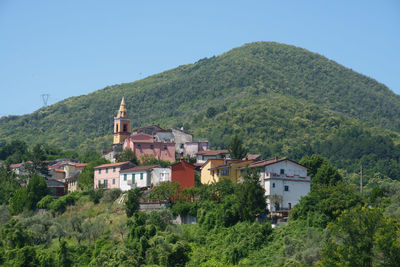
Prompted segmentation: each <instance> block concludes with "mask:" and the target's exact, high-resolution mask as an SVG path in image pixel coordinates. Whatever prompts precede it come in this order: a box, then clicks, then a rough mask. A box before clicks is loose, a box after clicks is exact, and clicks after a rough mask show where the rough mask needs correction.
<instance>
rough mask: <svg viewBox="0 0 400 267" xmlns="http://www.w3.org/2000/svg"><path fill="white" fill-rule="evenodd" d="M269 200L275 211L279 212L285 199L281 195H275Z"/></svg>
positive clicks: (269, 197)
mask: <svg viewBox="0 0 400 267" xmlns="http://www.w3.org/2000/svg"><path fill="white" fill-rule="evenodd" d="M268 199H269V201H270V203H271V205H273V206H274V208H275V210H279V207H280V206H281V204H282V199H283V197H282V196H281V195H277V194H274V195H270V196H268Z"/></svg>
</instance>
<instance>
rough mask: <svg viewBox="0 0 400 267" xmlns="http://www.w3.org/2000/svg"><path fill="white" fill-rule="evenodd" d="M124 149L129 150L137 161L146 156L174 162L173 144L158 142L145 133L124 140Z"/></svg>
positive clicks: (155, 138)
mask: <svg viewBox="0 0 400 267" xmlns="http://www.w3.org/2000/svg"><path fill="white" fill-rule="evenodd" d="M124 149H131V150H132V151H133V152H134V153H135V155H136V157H137V158H138V159H140V158H141V157H142V156H143V155H146V154H147V155H153V156H154V157H155V158H156V159H160V160H168V161H170V162H174V161H175V143H172V142H165V141H161V142H160V141H158V139H157V137H156V136H153V135H149V134H146V133H137V134H133V135H131V136H130V137H128V138H127V139H125V142H124Z"/></svg>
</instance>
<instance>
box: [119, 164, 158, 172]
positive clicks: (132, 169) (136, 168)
mask: <svg viewBox="0 0 400 267" xmlns="http://www.w3.org/2000/svg"><path fill="white" fill-rule="evenodd" d="M159 166H160V165H148V166H136V167H133V168H129V169H125V170H122V171H120V172H139V171H147V170H149V169H153V168H155V167H159Z"/></svg>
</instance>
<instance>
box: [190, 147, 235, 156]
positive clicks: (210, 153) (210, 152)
mask: <svg viewBox="0 0 400 267" xmlns="http://www.w3.org/2000/svg"><path fill="white" fill-rule="evenodd" d="M220 154H229V151H228V150H227V149H221V150H206V151H200V152H197V155H203V156H216V155H220Z"/></svg>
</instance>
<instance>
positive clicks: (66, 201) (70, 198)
mask: <svg viewBox="0 0 400 267" xmlns="http://www.w3.org/2000/svg"><path fill="white" fill-rule="evenodd" d="M80 196H81V194H80V193H79V192H72V193H70V194H68V195H65V196H62V197H60V198H58V199H56V200H54V201H52V202H51V203H50V204H49V208H50V210H52V211H55V212H58V213H64V212H65V210H66V208H67V206H71V205H74V204H75V202H76V201H77V200H78V199H79V198H80Z"/></svg>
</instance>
